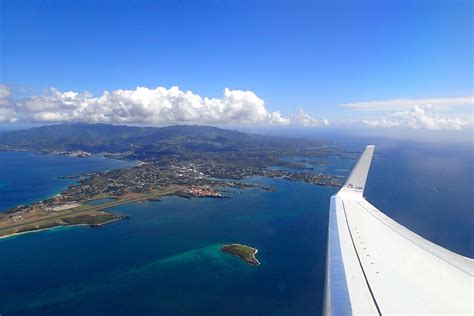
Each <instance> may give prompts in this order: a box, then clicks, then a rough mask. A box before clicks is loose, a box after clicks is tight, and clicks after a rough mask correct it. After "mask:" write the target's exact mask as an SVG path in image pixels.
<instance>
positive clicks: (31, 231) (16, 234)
mask: <svg viewBox="0 0 474 316" xmlns="http://www.w3.org/2000/svg"><path fill="white" fill-rule="evenodd" d="M121 219H125V218H124V217H117V218H114V219H111V220H109V221H106V222H103V223H101V224H72V225H58V226H53V227H48V228H40V229H35V230H29V231H27V232H19V233H13V234H9V235H3V236H0V239H7V238H11V237H15V236H19V235H24V234H30V233H39V232H42V231H46V230H54V229H58V228H66V227H71V228H73V227H78V226H89V227H90V228H94V227H102V226H104V225H106V224H109V223H112V222H115V221H118V220H121Z"/></svg>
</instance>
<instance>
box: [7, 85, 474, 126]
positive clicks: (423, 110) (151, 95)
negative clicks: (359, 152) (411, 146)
mask: <svg viewBox="0 0 474 316" xmlns="http://www.w3.org/2000/svg"><path fill="white" fill-rule="evenodd" d="M427 101H430V102H432V103H433V104H423V103H422V102H427ZM473 105H474V102H473V98H472V97H459V98H439V99H434V98H427V99H391V100H379V101H368V102H355V103H347V104H343V105H341V106H340V107H342V108H344V109H345V111H357V112H358V113H359V115H357V114H356V113H355V112H354V115H353V118H351V119H350V120H349V121H347V120H346V121H344V120H334V121H332V122H331V124H330V122H329V121H328V120H327V119H323V118H315V117H312V116H310V115H309V114H307V113H306V112H305V111H304V110H303V109H299V110H298V111H296V112H295V113H294V114H291V115H288V116H285V115H282V114H281V113H280V112H279V111H273V112H272V111H269V110H268V109H267V108H266V107H265V102H264V100H263V99H261V98H260V97H258V96H257V95H256V94H255V93H254V92H252V91H243V90H230V89H228V88H226V89H224V92H223V95H222V97H221V98H209V97H202V96H200V95H198V94H195V93H193V92H192V91H183V90H181V89H179V87H171V88H169V89H167V88H164V87H157V88H154V89H151V88H147V87H137V88H136V89H133V90H124V89H119V90H113V91H104V92H103V93H102V94H101V95H98V96H95V95H93V94H91V93H89V92H75V91H60V90H58V89H56V88H50V89H49V90H48V91H47V92H46V93H44V94H41V95H35V96H31V97H27V98H23V99H18V98H14V96H13V94H12V92H11V89H10V88H9V87H8V86H6V85H1V84H0V123H2V122H10V123H13V122H19V123H63V122H87V123H113V124H143V125H169V124H211V125H212V124H216V125H232V126H235V125H274V126H282V125H283V126H302V127H326V126H330V125H331V126H336V127H337V126H347V125H351V126H354V125H356V126H365V127H376V128H405V129H428V130H467V129H472V128H473V127H474V116H473V111H472V110H473ZM457 108H462V109H464V110H466V109H468V110H470V111H468V112H467V113H466V111H464V113H463V112H462V111H461V112H459V111H453V109H454V110H455V109H457ZM367 110H370V111H369V112H370V113H369V112H367ZM369 114H370V116H369Z"/></svg>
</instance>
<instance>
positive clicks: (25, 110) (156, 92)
mask: <svg viewBox="0 0 474 316" xmlns="http://www.w3.org/2000/svg"><path fill="white" fill-rule="evenodd" d="M15 109H16V112H17V113H18V114H19V115H20V116H21V117H22V118H23V119H25V120H30V121H35V122H69V121H81V122H102V123H143V124H160V123H162V124H166V123H196V124H221V123H223V124H225V123H243V124H283V125H288V124H290V120H289V119H288V118H285V117H284V116H282V115H281V114H280V112H278V111H276V112H270V111H268V110H267V109H266V108H265V105H264V101H263V100H262V99H261V98H259V97H258V96H257V95H255V93H253V92H251V91H242V90H230V89H227V88H226V89H225V90H224V95H223V96H222V98H219V99H217V98H208V97H201V96H200V95H197V94H194V93H193V92H191V91H182V90H180V89H179V88H178V87H172V88H170V89H166V88H163V87H157V88H155V89H150V88H146V87H137V88H136V89H134V90H113V91H110V92H109V91H104V93H103V94H102V95H100V96H94V95H92V94H90V93H88V92H85V93H78V92H73V91H67V92H62V91H59V90H58V89H55V88H51V89H50V91H49V93H47V94H45V95H39V96H33V97H30V98H28V99H25V100H22V101H19V102H17V103H16V105H15Z"/></svg>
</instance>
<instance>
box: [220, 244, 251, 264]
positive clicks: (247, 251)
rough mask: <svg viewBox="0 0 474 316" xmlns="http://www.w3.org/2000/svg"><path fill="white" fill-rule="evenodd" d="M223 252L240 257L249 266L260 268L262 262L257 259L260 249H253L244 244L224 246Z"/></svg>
mask: <svg viewBox="0 0 474 316" xmlns="http://www.w3.org/2000/svg"><path fill="white" fill-rule="evenodd" d="M221 250H222V251H223V252H225V253H229V254H232V255H234V256H237V257H240V258H241V259H242V260H244V261H245V262H247V263H248V264H251V265H255V266H258V265H260V261H258V259H257V258H256V257H255V255H256V254H257V252H258V249H256V248H252V247H249V246H246V245H242V244H228V245H223V246H222V247H221Z"/></svg>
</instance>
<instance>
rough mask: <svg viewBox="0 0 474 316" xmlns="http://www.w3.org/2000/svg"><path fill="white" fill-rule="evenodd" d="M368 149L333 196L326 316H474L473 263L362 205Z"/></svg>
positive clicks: (325, 300)
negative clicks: (441, 315) (429, 315)
mask: <svg viewBox="0 0 474 316" xmlns="http://www.w3.org/2000/svg"><path fill="white" fill-rule="evenodd" d="M373 152H374V146H367V148H366V149H365V151H364V153H363V154H362V156H361V157H360V158H359V161H358V162H357V164H356V166H355V167H354V169H353V170H352V172H351V174H350V176H349V177H348V179H347V181H346V183H345V184H344V186H343V187H342V188H341V190H340V191H339V192H338V193H337V194H336V195H334V196H332V197H331V206H330V213H329V214H330V215H329V236H328V250H327V258H326V285H325V298H324V314H325V315H351V314H368V315H383V314H412V315H413V314H437V315H439V314H444V315H446V314H457V315H464V314H465V315H472V314H473V312H474V307H473V304H474V303H473V302H474V288H473V284H474V278H473V266H474V261H473V260H472V259H469V258H466V257H463V256H460V255H458V254H456V253H453V252H451V251H449V250H447V249H445V248H442V247H440V246H438V245H436V244H434V243H432V242H430V241H428V240H426V239H424V238H422V237H421V236H419V235H417V234H415V233H413V232H412V231H410V230H408V229H407V228H405V227H403V226H402V225H400V224H398V223H397V222H395V221H394V220H392V219H391V218H389V217H388V216H386V215H385V214H383V213H382V212H380V211H379V210H378V209H377V208H376V207H374V206H373V205H371V204H370V203H369V202H368V201H366V200H365V199H364V198H363V192H364V188H365V182H366V179H367V174H368V170H369V167H370V163H371V160H372V155H373Z"/></svg>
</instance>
